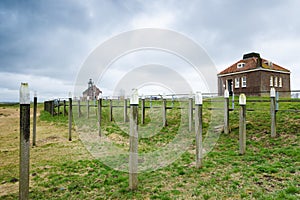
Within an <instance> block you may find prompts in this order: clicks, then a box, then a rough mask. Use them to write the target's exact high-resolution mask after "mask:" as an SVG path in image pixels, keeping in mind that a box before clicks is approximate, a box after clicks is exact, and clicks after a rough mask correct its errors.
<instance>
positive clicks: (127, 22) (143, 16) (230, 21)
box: [0, 0, 300, 101]
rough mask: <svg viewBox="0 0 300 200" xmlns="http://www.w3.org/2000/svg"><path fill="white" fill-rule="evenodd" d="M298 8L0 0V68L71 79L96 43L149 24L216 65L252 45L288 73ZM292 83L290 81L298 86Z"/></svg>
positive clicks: (232, 0) (299, 27)
mask: <svg viewBox="0 0 300 200" xmlns="http://www.w3.org/2000/svg"><path fill="white" fill-rule="evenodd" d="M299 7H300V3H299V2H298V1H294V0H274V1H259V0H254V1H239V0H228V1H219V0H211V1H187V0H186V1H175V0H167V1H151V2H149V1H140V0H136V1H130V0H128V1H127V0H125V1H123V0H115V1H109V0H100V1H97V0H90V1H80V0H44V1H37V0H27V1H21V0H20V1H17V0H16V1H14V0H2V1H0V74H1V73H2V75H1V76H2V77H3V76H5V74H4V73H11V74H23V75H27V76H29V75H32V76H34V77H41V78H40V80H41V81H45V80H48V78H49V79H51V78H55V79H56V80H60V81H61V83H62V84H67V85H72V83H74V80H75V79H76V75H77V73H78V71H79V69H80V67H81V65H82V63H83V62H84V60H85V59H86V58H87V57H88V55H89V53H91V52H92V51H93V49H95V48H96V47H97V46H98V45H99V44H101V43H102V42H103V41H105V40H106V39H108V38H109V37H111V36H114V35H116V34H119V33H121V32H124V31H128V30H131V29H134V28H141V27H154V28H167V29H172V30H175V31H179V32H181V33H183V34H185V35H187V36H189V37H191V38H192V39H194V40H195V41H196V42H198V43H199V44H200V45H202V46H203V47H204V48H205V49H206V50H207V52H208V54H209V55H210V56H211V57H212V58H213V60H214V61H215V63H216V64H217V66H218V69H219V70H221V69H222V68H224V67H226V64H230V63H231V62H234V61H236V59H239V58H241V56H242V54H243V53H246V52H248V51H259V52H260V53H261V54H262V55H265V57H266V58H267V59H269V58H270V59H272V60H274V62H275V63H279V64H281V65H283V66H285V67H288V68H289V66H291V67H292V68H290V69H291V70H292V72H293V76H295V77H296V75H297V74H299V73H300V71H299V70H298V69H297V67H296V66H297V65H298V63H299V62H300V59H299V56H298V54H297V52H300V50H299V46H300V39H299V35H300V20H299V17H298V16H299V14H298V13H299V11H298V10H299V9H298V8H299ZM12 78H13V76H12ZM20 78H24V77H23V76H19V75H18V76H16V78H15V80H12V81H16V82H21V81H23V80H20ZM296 81H297V80H296ZM296 81H295V82H294V83H293V81H292V86H293V85H294V86H295V87H296V86H297V85H299V84H300V83H297V82H296ZM46 82H47V81H46ZM0 88H2V89H0V91H1V93H4V91H7V90H8V88H9V87H8V85H7V83H5V82H1V85H0ZM64 89H66V88H64ZM49 90H50V89H49ZM61 92H63V91H62V89H61ZM10 94H11V93H10ZM53 95H55V94H53ZM15 96H17V94H16V95H15ZM1 98H3V96H0V101H1ZM13 98H15V97H13Z"/></svg>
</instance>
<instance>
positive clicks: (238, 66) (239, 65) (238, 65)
mask: <svg viewBox="0 0 300 200" xmlns="http://www.w3.org/2000/svg"><path fill="white" fill-rule="evenodd" d="M244 66H245V63H238V64H237V68H243V67H244Z"/></svg>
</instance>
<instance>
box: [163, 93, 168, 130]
mask: <svg viewBox="0 0 300 200" xmlns="http://www.w3.org/2000/svg"><path fill="white" fill-rule="evenodd" d="M162 121H163V127H166V126H167V125H168V122H167V100H166V97H165V96H163V100H162Z"/></svg>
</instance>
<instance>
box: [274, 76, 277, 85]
mask: <svg viewBox="0 0 300 200" xmlns="http://www.w3.org/2000/svg"><path fill="white" fill-rule="evenodd" d="M277 80H278V77H277V76H275V77H274V87H277V86H278V82H277Z"/></svg>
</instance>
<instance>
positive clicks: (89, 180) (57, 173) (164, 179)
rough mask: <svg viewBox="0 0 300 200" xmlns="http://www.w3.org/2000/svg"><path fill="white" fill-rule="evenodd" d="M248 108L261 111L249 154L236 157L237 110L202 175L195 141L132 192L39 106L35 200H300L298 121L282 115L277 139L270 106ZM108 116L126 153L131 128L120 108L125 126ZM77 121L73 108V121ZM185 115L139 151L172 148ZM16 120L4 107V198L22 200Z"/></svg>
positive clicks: (173, 116)
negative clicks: (272, 133)
mask: <svg viewBox="0 0 300 200" xmlns="http://www.w3.org/2000/svg"><path fill="white" fill-rule="evenodd" d="M104 104H105V102H104ZM121 104H122V103H120V105H121ZM169 106H170V105H169ZM208 107H210V105H209V104H208V103H204V116H205V117H204V132H206V130H207V129H208V128H209V125H210V124H209V122H210V120H209V119H210V117H209V116H210V111H208V110H207V108H208ZM247 107H248V108H254V109H255V110H256V111H249V112H247V150H246V154H245V155H243V156H241V155H239V154H238V106H237V105H236V109H235V111H233V112H231V113H230V125H231V133H230V134H228V135H224V134H221V136H220V138H219V140H218V142H217V144H216V146H215V147H214V148H213V150H212V151H211V152H210V153H209V154H208V155H207V156H206V157H205V158H204V160H203V168H201V169H195V156H194V148H195V146H194V142H193V144H192V145H190V147H189V149H188V151H186V152H185V153H184V154H183V155H182V156H181V157H180V158H179V159H177V160H176V161H175V162H174V163H172V164H171V165H169V166H167V167H165V168H162V169H159V170H156V171H153V172H146V173H141V174H139V177H138V178H139V186H138V187H139V189H138V190H137V191H136V192H131V191H129V190H128V173H125V172H119V171H115V170H113V169H111V168H109V167H108V166H106V165H105V164H103V163H102V162H101V160H98V159H94V158H93V157H92V156H91V155H90V154H89V152H88V151H87V150H86V149H85V147H84V145H83V144H82V143H81V141H80V140H79V135H78V133H76V132H74V133H73V140H72V141H71V142H70V141H68V126H67V118H66V117H63V116H59V117H58V116H55V117H52V116H50V115H49V114H48V113H45V112H43V111H41V110H42V105H39V112H40V113H41V115H40V116H39V118H38V126H37V133H38V135H37V146H36V147H33V148H31V169H30V183H31V185H30V198H32V199H107V198H110V199H193V198H194V199H299V197H300V191H299V186H300V185H299V183H300V176H299V175H300V172H299V171H300V165H299V164H300V157H299V155H300V151H299V144H300V141H299V136H300V133H299V128H300V125H299V124H300V114H299V113H288V112H278V114H277V125H278V126H277V132H278V135H279V137H276V138H271V137H270V114H269V103H249V104H248V105H247ZM85 109H86V108H85V107H84V106H83V107H82V112H83V116H82V118H85V117H86V114H85V113H86V111H85ZM280 109H300V104H299V103H282V104H280ZM158 113H159V111H158ZM156 114H157V113H156ZM103 115H104V118H103V131H102V132H103V134H105V135H106V136H107V137H108V138H110V140H111V141H115V143H116V145H118V146H119V147H120V148H124V149H128V142H127V141H128V135H127V134H126V133H125V132H124V131H122V130H121V129H120V127H122V126H126V125H125V124H122V123H121V121H122V116H123V113H122V109H121V108H119V110H118V109H117V108H116V109H115V111H114V116H115V120H116V121H119V122H120V123H110V122H109V121H108V108H104V109H103ZM146 115H147V117H146V125H147V124H149V123H150V122H152V121H153V122H155V120H156V119H153V118H150V117H149V115H150V113H149V111H147V112H146ZM76 116H77V113H76V107H74V118H75V121H76V120H77V119H76ZM180 116H181V113H180V110H175V109H174V110H168V115H167V118H168V122H169V126H168V127H166V128H162V129H160V130H159V131H158V132H157V133H156V134H154V135H153V136H152V137H151V138H141V139H140V140H139V151H140V152H141V153H142V152H151V151H154V150H156V149H159V148H160V147H162V146H165V145H166V144H168V143H169V142H170V141H172V139H173V138H174V137H175V136H176V134H177V130H178V129H179V128H180V127H179V126H180V122H181V121H180V120H181V119H180ZM18 117H19V107H18V106H16V105H15V106H3V105H1V107H0V130H1V131H0V137H1V138H0V141H1V146H0V150H1V152H0V153H1V154H0V155H1V162H0V172H1V173H0V199H16V198H17V196H18V167H19V166H18V162H19V160H18V159H19V158H18V155H19V145H18V141H19V120H18ZM93 117H94V118H95V111H94V110H93V109H91V118H92V119H90V120H89V121H93V120H94V121H96V119H93ZM158 118H159V117H158ZM151 120H152V121H151ZM79 123H82V122H79ZM95 126H96V125H95ZM181 126H185V125H182V124H181ZM122 128H124V127H122ZM123 130H124V129H123ZM125 130H126V127H125ZM204 137H205V135H204Z"/></svg>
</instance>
